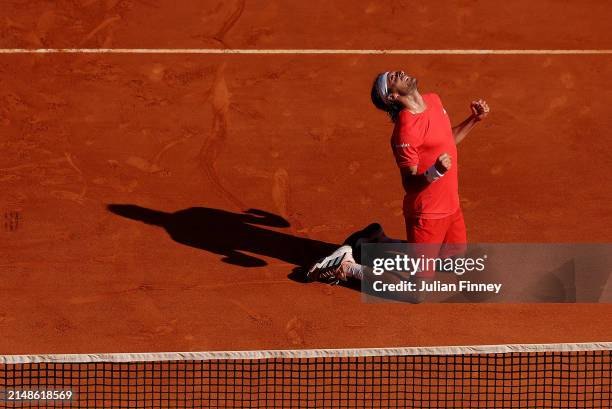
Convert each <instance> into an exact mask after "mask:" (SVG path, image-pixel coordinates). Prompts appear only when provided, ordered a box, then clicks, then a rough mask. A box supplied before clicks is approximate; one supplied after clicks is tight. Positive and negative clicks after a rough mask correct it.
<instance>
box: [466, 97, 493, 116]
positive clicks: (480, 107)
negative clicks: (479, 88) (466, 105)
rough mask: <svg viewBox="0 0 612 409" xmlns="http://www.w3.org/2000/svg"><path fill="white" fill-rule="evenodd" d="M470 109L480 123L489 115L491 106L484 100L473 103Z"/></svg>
mask: <svg viewBox="0 0 612 409" xmlns="http://www.w3.org/2000/svg"><path fill="white" fill-rule="evenodd" d="M470 109H471V110H472V115H473V116H474V118H476V119H477V120H478V121H481V120H483V119H485V118H486V117H487V115H489V105H488V104H487V101H485V100H484V99H479V100H477V101H472V103H471V104H470Z"/></svg>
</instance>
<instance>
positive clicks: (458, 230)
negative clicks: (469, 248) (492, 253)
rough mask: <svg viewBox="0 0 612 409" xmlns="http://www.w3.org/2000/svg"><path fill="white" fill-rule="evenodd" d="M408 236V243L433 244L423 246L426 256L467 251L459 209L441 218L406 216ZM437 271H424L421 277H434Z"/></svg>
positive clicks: (433, 256) (447, 255)
mask: <svg viewBox="0 0 612 409" xmlns="http://www.w3.org/2000/svg"><path fill="white" fill-rule="evenodd" d="M405 220H406V236H407V241H408V243H417V244H421V243H422V244H431V246H423V247H422V249H425V250H423V252H424V253H426V254H425V256H426V257H431V258H435V257H441V258H445V257H451V256H454V255H460V254H463V253H464V252H465V248H466V243H467V232H466V228H465V221H464V220H463V212H462V211H461V209H458V210H457V211H456V212H455V213H454V214H452V215H450V216H446V217H443V218H441V219H423V218H420V217H406V218H405ZM434 275H435V271H422V272H420V273H417V276H419V277H433V276H434Z"/></svg>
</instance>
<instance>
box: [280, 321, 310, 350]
mask: <svg viewBox="0 0 612 409" xmlns="http://www.w3.org/2000/svg"><path fill="white" fill-rule="evenodd" d="M305 333H306V324H305V323H304V321H302V320H301V319H299V318H298V317H293V318H291V319H290V320H289V321H288V322H287V325H285V335H286V336H287V340H288V341H289V342H290V343H291V345H294V346H302V345H304V344H305V341H304V336H305Z"/></svg>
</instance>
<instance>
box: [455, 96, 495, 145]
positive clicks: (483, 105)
mask: <svg viewBox="0 0 612 409" xmlns="http://www.w3.org/2000/svg"><path fill="white" fill-rule="evenodd" d="M470 110H471V111H472V114H471V115H470V116H469V117H468V118H467V119H466V120H465V121H463V122H461V123H460V124H459V125H457V126H454V127H453V137H454V138H455V144H458V143H459V142H461V141H462V140H463V138H465V137H466V136H467V134H468V133H470V131H471V130H472V128H474V126H476V124H477V123H478V122H480V121H482V120H483V119H485V118H486V117H487V115H489V105H488V104H487V102H486V101H485V100H483V99H479V100H476V101H472V103H471V104H470Z"/></svg>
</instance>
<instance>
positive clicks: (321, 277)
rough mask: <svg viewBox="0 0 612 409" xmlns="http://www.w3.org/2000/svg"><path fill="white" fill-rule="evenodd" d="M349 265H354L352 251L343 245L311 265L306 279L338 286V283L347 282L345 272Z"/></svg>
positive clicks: (349, 247)
mask: <svg viewBox="0 0 612 409" xmlns="http://www.w3.org/2000/svg"><path fill="white" fill-rule="evenodd" d="M351 264H356V263H355V259H354V258H353V250H352V249H351V246H349V245H344V246H342V247H339V248H338V249H337V250H336V251H334V252H333V253H332V254H330V255H329V256H327V257H323V258H322V259H320V260H319V261H318V262H316V263H315V264H313V265H312V266H311V267H310V268H309V269H308V272H307V273H306V279H307V280H309V281H323V282H326V283H328V284H338V283H339V282H340V281H346V280H347V271H348V268H349V267H350V266H351Z"/></svg>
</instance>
